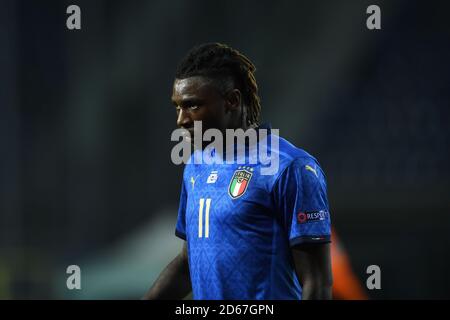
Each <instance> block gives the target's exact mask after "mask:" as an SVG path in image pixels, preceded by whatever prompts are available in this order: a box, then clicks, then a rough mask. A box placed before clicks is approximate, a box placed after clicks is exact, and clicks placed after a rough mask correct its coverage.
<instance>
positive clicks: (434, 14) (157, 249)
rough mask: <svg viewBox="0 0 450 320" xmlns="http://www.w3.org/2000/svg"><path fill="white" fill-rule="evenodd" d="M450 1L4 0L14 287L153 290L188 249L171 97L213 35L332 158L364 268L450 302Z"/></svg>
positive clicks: (0, 75)
mask: <svg viewBox="0 0 450 320" xmlns="http://www.w3.org/2000/svg"><path fill="white" fill-rule="evenodd" d="M70 4H76V5H78V6H80V8H81V23H82V25H81V26H82V29H81V30H73V31H70V30H68V29H67V28H66V19H67V17H68V15H67V14H66V8H67V6H68V5H70ZM370 4H377V5H379V6H380V8H381V26H382V29H381V30H373V31H371V30H368V29H367V28H366V19H367V17H368V14H366V8H367V7H368V5H370ZM449 9H450V5H449V4H448V3H446V2H444V1H441V2H439V1H406V0H405V1H400V0H396V1H361V0H354V1H207V0H196V1H185V0H170V1H167V0H152V1H117V0H115V1H114V0H108V1H106V0H96V1H71V2H69V1H9V0H6V1H4V0H2V1H1V2H0V44H1V45H0V48H1V49H0V68H1V69H0V299H17V298H21V299H33V298H34V299H35V298H44V299H55V298H56V299H60V298H68V299H84V298H92V299H110V298H113V299H115V298H131V299H137V298H140V296H141V295H142V294H143V293H144V292H145V290H146V289H147V288H148V286H149V285H150V284H151V282H152V281H153V280H154V279H155V277H156V276H157V275H158V273H159V271H160V270H161V268H162V267H163V266H164V265H165V264H166V263H167V262H168V261H170V259H171V258H172V257H173V256H174V255H175V254H176V253H177V252H178V251H179V249H180V248H181V241H180V240H177V238H175V236H174V228H175V221H176V215H177V204H178V197H179V188H180V179H181V174H182V167H180V166H175V165H173V164H172V163H171V161H170V150H171V148H172V146H173V145H174V144H173V143H172V142H170V134H171V132H172V130H173V129H174V128H175V110H174V108H173V107H172V105H171V103H170V100H169V98H170V94H171V86H172V81H173V76H174V72H175V67H176V65H177V63H178V61H179V59H180V58H181V57H182V56H183V55H184V54H185V53H186V51H187V50H188V49H190V48H191V47H192V46H193V45H195V44H199V43H203V42H211V41H218V42H224V43H227V44H229V45H231V46H233V47H235V48H237V49H238V50H240V51H242V52H243V53H244V54H246V55H247V56H248V57H249V58H250V59H251V60H252V61H253V62H254V63H255V64H256V66H257V69H258V70H257V80H258V82H259V87H260V95H261V99H262V109H263V119H264V120H265V121H270V122H271V123H272V126H273V127H275V128H279V129H280V134H281V135H282V136H284V137H286V138H287V139H289V140H291V141H292V142H294V143H295V144H296V145H297V146H299V147H301V148H303V149H305V150H307V151H308V152H310V153H312V154H313V155H315V156H316V157H317V158H318V159H319V162H320V163H321V165H322V167H323V169H324V171H325V173H326V174H327V180H328V188H329V201H330V205H331V211H332V219H333V223H334V226H335V227H336V230H337V232H338V234H339V236H340V238H341V240H342V241H343V244H344V246H345V249H346V250H347V252H348V254H349V257H350V259H351V263H352V266H353V269H354V271H355V274H356V275H357V276H358V278H359V279H360V280H361V283H362V284H363V285H364V286H365V281H366V279H367V277H368V275H367V274H366V268H367V266H369V265H372V264H376V265H379V266H380V268H381V274H382V277H381V286H382V288H381V290H372V291H368V294H369V296H370V297H371V298H372V299H406V298H413V299H419V298H426V299H428V298H450V289H449V287H450V275H447V272H449V270H450V250H449V249H450V244H449V242H450V234H449V232H450V214H449V213H450V197H449V181H450V179H449V178H450V171H449V133H450V128H449V120H450V116H449V113H450V110H449V108H450V103H449V102H450V85H449V84H450V72H449V71H450V68H449V67H450V62H449V57H450V41H449V40H450V32H449V29H450V28H449V21H448V12H449ZM71 264H76V265H79V266H80V268H81V270H82V271H81V272H82V273H81V274H82V289H81V290H74V291H69V290H68V289H67V288H66V278H67V276H68V275H67V274H66V268H67V266H68V265H71Z"/></svg>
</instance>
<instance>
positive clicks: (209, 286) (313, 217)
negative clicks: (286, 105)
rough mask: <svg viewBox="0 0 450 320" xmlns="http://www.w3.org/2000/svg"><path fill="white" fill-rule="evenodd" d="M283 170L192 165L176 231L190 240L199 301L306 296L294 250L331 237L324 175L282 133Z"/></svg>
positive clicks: (195, 295)
mask: <svg viewBox="0 0 450 320" xmlns="http://www.w3.org/2000/svg"><path fill="white" fill-rule="evenodd" d="M277 149H278V150H274V149H272V150H270V146H269V150H270V152H278V153H279V168H278V170H277V172H276V173H275V174H273V175H262V174H261V171H260V170H259V167H260V166H261V165H262V164H261V163H256V164H244V165H243V164H229V163H223V164H194V163H188V164H186V166H185V169H184V174H183V183H182V189H181V197H180V207H179V212H178V221H177V225H176V231H175V234H176V235H177V236H178V237H180V238H182V239H184V240H186V241H187V250H188V256H189V270H190V276H191V283H192V291H193V298H194V299H210V300H221V299H286V300H288V299H301V291H302V290H301V286H300V284H299V281H298V279H297V276H296V272H295V267H294V263H293V259H292V255H291V248H292V247H293V246H295V245H299V244H302V243H326V242H329V241H330V232H331V230H330V215H329V208H328V200H327V193H326V182H325V177H324V174H323V172H322V170H321V168H320V167H319V163H318V162H317V160H316V159H315V158H313V157H312V156H311V155H309V154H308V153H307V152H305V151H303V150H301V149H299V148H296V147H295V146H294V145H292V144H291V143H289V142H288V141H286V140H285V139H283V138H281V137H280V138H279V147H278V148H277Z"/></svg>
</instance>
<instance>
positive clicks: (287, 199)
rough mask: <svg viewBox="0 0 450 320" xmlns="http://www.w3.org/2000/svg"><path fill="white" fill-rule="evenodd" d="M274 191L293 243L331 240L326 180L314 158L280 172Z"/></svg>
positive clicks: (300, 160)
mask: <svg viewBox="0 0 450 320" xmlns="http://www.w3.org/2000/svg"><path fill="white" fill-rule="evenodd" d="M273 192H274V200H275V205H276V209H277V213H278V214H279V215H280V220H281V221H282V224H283V225H284V227H285V230H286V231H287V233H288V237H289V243H290V245H291V246H295V245H298V244H303V243H327V242H330V235H331V219H330V213H329V207H328V199H327V187H326V181H325V176H324V174H323V172H322V169H321V168H320V167H319V165H318V163H317V162H316V161H315V160H314V159H312V158H311V159H306V160H305V159H296V160H294V161H293V162H292V163H291V164H290V165H289V166H288V167H287V168H286V169H285V170H284V171H283V172H282V173H281V175H280V177H279V178H278V180H277V181H276V183H275V185H274V189H273Z"/></svg>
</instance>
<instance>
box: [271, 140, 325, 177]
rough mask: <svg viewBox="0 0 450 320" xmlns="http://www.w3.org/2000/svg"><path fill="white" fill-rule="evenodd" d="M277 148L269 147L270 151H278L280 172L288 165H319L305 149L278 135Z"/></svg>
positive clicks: (297, 166)
mask: <svg viewBox="0 0 450 320" xmlns="http://www.w3.org/2000/svg"><path fill="white" fill-rule="evenodd" d="M278 139H279V147H278V150H273V149H271V152H274V151H275V152H278V154H279V161H280V170H279V171H280V174H281V173H282V172H283V171H284V170H286V169H287V168H289V167H292V168H302V167H305V166H311V165H313V166H316V167H318V166H319V162H318V161H317V159H316V158H315V157H314V156H313V155H311V154H310V153H308V152H307V151H305V150H304V149H302V148H299V147H297V146H295V145H294V144H292V143H291V142H289V141H288V140H286V139H285V138H282V137H279V138H278Z"/></svg>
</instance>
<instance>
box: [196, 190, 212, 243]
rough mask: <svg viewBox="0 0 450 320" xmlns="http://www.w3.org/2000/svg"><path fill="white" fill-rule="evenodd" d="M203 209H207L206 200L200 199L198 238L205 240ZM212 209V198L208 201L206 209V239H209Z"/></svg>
mask: <svg viewBox="0 0 450 320" xmlns="http://www.w3.org/2000/svg"><path fill="white" fill-rule="evenodd" d="M203 207H205V199H204V198H200V203H199V207H198V237H199V238H203ZM210 207H211V198H208V199H206V208H205V238H208V237H209V208H210Z"/></svg>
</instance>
